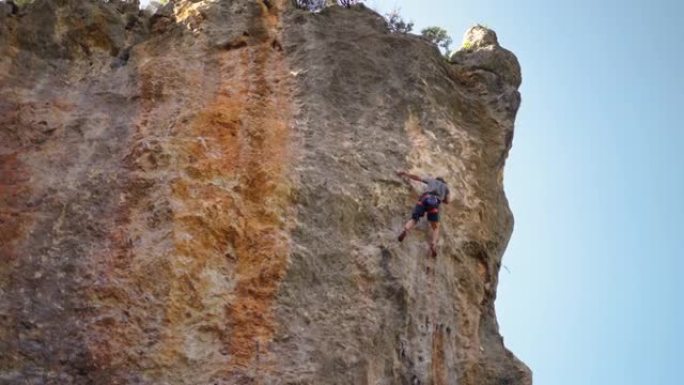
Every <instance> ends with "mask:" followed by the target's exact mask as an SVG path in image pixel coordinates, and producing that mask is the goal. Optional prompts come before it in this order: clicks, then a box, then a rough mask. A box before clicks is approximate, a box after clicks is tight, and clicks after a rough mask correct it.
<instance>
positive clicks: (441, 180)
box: [435, 176, 447, 184]
mask: <svg viewBox="0 0 684 385" xmlns="http://www.w3.org/2000/svg"><path fill="white" fill-rule="evenodd" d="M435 179H437V180H438V181H440V182H442V183H444V184H447V182H446V181H445V180H444V178H442V177H441V176H438V177H437V178H435Z"/></svg>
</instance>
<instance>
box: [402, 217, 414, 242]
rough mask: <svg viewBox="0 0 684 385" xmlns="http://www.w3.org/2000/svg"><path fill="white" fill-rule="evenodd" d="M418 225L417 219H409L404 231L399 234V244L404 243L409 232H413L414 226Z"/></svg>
mask: <svg viewBox="0 0 684 385" xmlns="http://www.w3.org/2000/svg"><path fill="white" fill-rule="evenodd" d="M415 225H416V220H415V219H409V221H408V222H406V224H405V225H404V230H403V231H402V232H401V234H399V242H401V241H403V240H404V238H405V237H406V234H408V232H409V230H411V229H412V228H413V227H414V226H415Z"/></svg>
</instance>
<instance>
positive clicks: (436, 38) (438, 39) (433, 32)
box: [420, 26, 452, 53]
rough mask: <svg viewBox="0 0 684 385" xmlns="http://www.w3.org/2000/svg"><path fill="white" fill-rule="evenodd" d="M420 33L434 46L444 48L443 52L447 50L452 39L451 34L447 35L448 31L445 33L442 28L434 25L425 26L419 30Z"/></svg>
mask: <svg viewBox="0 0 684 385" xmlns="http://www.w3.org/2000/svg"><path fill="white" fill-rule="evenodd" d="M420 34H421V35H423V37H425V38H427V39H428V40H430V41H431V42H432V43H433V44H435V45H436V46H438V47H440V48H442V49H444V52H445V53H448V52H449V46H450V45H451V42H452V40H451V36H449V33H447V31H446V30H445V29H444V28H442V27H436V26H433V27H427V28H425V29H423V30H422V31H420Z"/></svg>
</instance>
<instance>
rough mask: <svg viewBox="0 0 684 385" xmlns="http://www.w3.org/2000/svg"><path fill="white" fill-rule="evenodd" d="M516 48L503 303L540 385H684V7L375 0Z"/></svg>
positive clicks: (515, 345)
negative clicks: (518, 75)
mask: <svg viewBox="0 0 684 385" xmlns="http://www.w3.org/2000/svg"><path fill="white" fill-rule="evenodd" d="M366 3H367V4H368V5H369V6H371V7H373V8H376V9H377V10H378V11H381V12H386V11H388V10H390V9H392V8H394V7H399V8H401V13H402V14H403V15H404V16H405V17H406V18H407V19H412V20H414V21H415V23H416V28H415V29H416V30H417V31H419V30H420V29H421V28H423V27H425V26H428V25H439V26H442V27H444V28H446V29H447V30H448V31H449V32H450V33H451V35H452V36H453V37H454V41H455V45H458V44H459V43H460V41H461V37H462V36H463V32H464V31H465V30H466V29H467V28H468V27H469V26H470V25H472V24H475V23H482V24H485V25H487V26H489V27H491V28H493V29H495V30H496V31H497V33H498V35H499V41H500V42H501V44H502V45H503V46H504V47H506V48H508V49H510V50H512V51H513V52H515V54H516V55H517V56H518V59H519V60H520V62H521V65H522V69H523V85H522V87H521V93H522V97H523V103H522V106H521V109H520V112H519V114H518V120H517V125H516V133H515V139H514V145H513V150H512V152H511V155H510V158H509V160H508V164H507V166H506V181H505V184H506V192H507V194H508V198H509V201H510V204H511V207H512V209H513V212H514V214H515V218H516V225H515V230H514V232H513V238H512V240H511V243H510V245H509V248H508V251H507V252H506V255H505V257H504V265H505V266H506V267H507V268H508V270H510V273H509V272H508V271H507V270H506V269H503V270H502V272H501V282H500V285H499V297H498V300H497V312H498V318H499V323H500V326H501V332H502V334H503V335H504V337H505V341H506V344H507V345H508V347H509V348H510V349H511V350H512V351H513V352H515V353H516V354H517V355H518V356H519V357H520V358H521V359H522V360H524V361H525V362H526V363H527V364H528V365H529V366H530V367H531V368H532V370H533V371H534V378H535V384H537V385H681V384H683V383H684V380H683V379H682V377H683V376H682V375H681V370H682V368H683V367H684V332H683V331H682V329H681V328H682V327H683V326H684V309H683V308H684V300H683V299H682V298H681V297H680V296H679V295H680V294H684V284H682V280H681V279H680V277H679V274H681V273H682V268H683V267H684V263H683V262H682V260H681V258H680V257H681V256H682V250H683V249H684V226H682V224H681V223H680V221H683V220H684V159H683V157H682V152H684V124H683V123H682V118H681V116H680V111H681V110H682V109H684V75H683V74H682V72H681V71H682V70H684V60H683V59H684V22H682V15H684V3H682V2H681V1H674V0H671V1H668V0H650V1H646V0H638V1H637V0H622V1H617V0H594V1H590V0H574V1H569V0H561V1H542V0H515V1H511V0H468V1H456V0H430V1H426V0H368V1H367V2H366Z"/></svg>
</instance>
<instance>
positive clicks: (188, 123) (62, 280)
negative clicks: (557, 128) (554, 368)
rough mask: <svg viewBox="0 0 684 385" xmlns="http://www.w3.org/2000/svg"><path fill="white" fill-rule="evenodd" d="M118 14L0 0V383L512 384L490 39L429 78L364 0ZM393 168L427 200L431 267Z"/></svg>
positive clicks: (516, 366) (409, 199)
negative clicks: (316, 7) (359, 2)
mask: <svg viewBox="0 0 684 385" xmlns="http://www.w3.org/2000/svg"><path fill="white" fill-rule="evenodd" d="M135 3H136V2H124V1H109V2H101V1H76V0H36V1H35V2H33V3H32V4H30V5H27V6H25V7H22V8H20V9H19V10H15V9H12V8H11V7H10V6H8V5H7V4H1V3H0V351H2V354H1V355H0V383H2V384H5V383H7V384H19V383H22V384H23V383H29V384H290V385H295V384H300V385H303V384H312V385H313V384H316V385H318V384H387V385H391V384H411V385H413V384H436V385H437V384H459V385H502V384H510V385H529V384H531V383H532V380H531V372H530V371H529V369H528V368H527V367H526V366H525V365H524V364H522V363H521V362H520V361H519V360H518V359H517V358H515V357H514V356H513V354H511V353H510V352H509V351H508V350H507V349H506V348H505V347H504V344H503V339H502V338H501V336H500V335H499V332H498V325H497V322H496V316H495V312H494V300H495V297H496V287H497V279H498V273H499V268H500V266H501V258H502V255H503V253H504V250H505V248H506V245H507V243H508V240H509V238H510V235H511V232H512V227H513V217H512V214H511V212H510V210H509V207H508V203H507V201H506V197H505V195H504V192H503V168H504V164H505V160H506V157H507V154H508V151H509V149H510V146H511V141H512V137H513V126H514V119H515V114H516V112H517V109H518V106H519V104H520V95H519V93H518V91H517V88H518V86H519V85H520V81H521V75H520V68H519V65H518V62H517V60H516V59H515V56H514V55H513V54H512V53H510V52H509V51H507V50H505V49H503V48H502V47H500V46H499V43H498V41H497V38H496V35H495V34H494V32H493V31H491V30H488V29H486V28H484V27H480V26H477V27H474V28H473V29H471V30H470V31H468V33H467V34H466V44H464V48H463V49H462V50H460V51H459V52H457V53H455V54H453V55H452V56H451V57H450V59H449V60H445V59H444V57H443V56H442V55H440V53H439V51H438V50H437V48H436V47H434V46H432V45H430V44H429V43H427V42H426V41H424V40H423V39H421V38H420V37H417V36H411V35H403V34H396V33H390V32H389V31H388V30H387V27H386V25H385V22H384V20H383V19H382V18H381V17H380V16H379V15H377V14H375V13H374V12H372V11H370V10H368V9H366V8H364V7H363V6H356V7H352V8H350V9H345V8H340V7H329V8H326V9H324V10H323V11H322V12H320V13H317V14H312V13H309V12H305V11H302V10H297V9H294V8H292V7H291V6H290V5H289V3H290V2H286V1H279V2H278V1H248V0H234V1H220V0H219V1H209V0H204V1H190V0H179V1H175V2H171V4H170V5H167V6H165V7H163V8H161V9H160V10H158V11H157V12H156V13H155V14H153V15H152V14H148V13H145V12H141V11H139V10H138V8H137V5H136V4H135ZM398 169H405V170H409V171H411V172H413V173H416V174H432V175H437V176H442V177H444V178H445V179H446V181H447V182H448V183H449V186H450V189H451V192H452V196H453V202H452V203H451V204H449V205H444V206H443V210H442V214H441V215H442V219H441V223H442V236H441V241H440V244H439V255H438V256H437V257H436V258H432V257H430V256H429V252H428V249H427V247H426V239H427V238H426V237H427V234H428V230H427V228H426V227H425V223H421V224H420V225H419V226H418V228H417V230H416V231H415V232H413V233H411V235H410V236H409V237H408V238H407V239H406V240H405V241H404V242H403V243H401V244H400V243H398V242H397V241H396V235H397V234H398V232H399V230H400V229H401V226H402V224H403V222H405V221H406V219H407V218H408V216H409V214H410V210H411V208H412V206H413V205H414V203H415V200H416V198H417V196H418V193H419V192H420V186H417V185H410V184H407V183H405V182H404V181H402V180H401V179H399V178H398V177H396V176H395V174H394V172H395V171H396V170H398Z"/></svg>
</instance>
